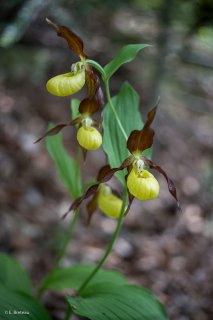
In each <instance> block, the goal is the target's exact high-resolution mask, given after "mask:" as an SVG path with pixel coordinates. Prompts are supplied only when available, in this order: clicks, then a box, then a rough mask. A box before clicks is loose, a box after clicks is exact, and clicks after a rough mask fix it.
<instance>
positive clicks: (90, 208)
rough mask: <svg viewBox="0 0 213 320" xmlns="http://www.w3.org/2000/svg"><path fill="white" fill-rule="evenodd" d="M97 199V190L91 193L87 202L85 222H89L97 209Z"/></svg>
mask: <svg viewBox="0 0 213 320" xmlns="http://www.w3.org/2000/svg"><path fill="white" fill-rule="evenodd" d="M97 200H98V190H97V191H96V193H95V194H94V195H93V197H92V199H91V200H90V201H89V202H88V203H87V215H88V219H87V223H88V224H90V222H91V219H92V217H93V215H94V213H95V211H96V209H97Z"/></svg>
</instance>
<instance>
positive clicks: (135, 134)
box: [127, 100, 159, 153]
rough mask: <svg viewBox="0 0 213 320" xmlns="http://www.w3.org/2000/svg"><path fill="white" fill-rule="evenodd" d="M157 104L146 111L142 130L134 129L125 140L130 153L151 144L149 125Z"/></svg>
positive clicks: (152, 131)
mask: <svg viewBox="0 0 213 320" xmlns="http://www.w3.org/2000/svg"><path fill="white" fill-rule="evenodd" d="M158 103H159V100H158V102H157V104H156V105H155V106H154V107H153V108H152V110H151V111H150V112H149V113H148V115H147V119H146V122H145V124H144V127H143V129H142V130H134V131H132V132H131V134H130V136H129V138H128V140H127V148H128V150H129V151H130V152H131V153H134V152H137V151H139V152H140V153H141V152H142V151H144V150H146V149H148V148H150V147H151V146H152V144H153V137H154V130H153V129H152V128H151V127H150V126H151V124H152V122H153V120H154V118H155V114H156V111H157V106H158Z"/></svg>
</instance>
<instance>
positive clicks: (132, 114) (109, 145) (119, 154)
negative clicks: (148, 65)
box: [103, 83, 143, 184]
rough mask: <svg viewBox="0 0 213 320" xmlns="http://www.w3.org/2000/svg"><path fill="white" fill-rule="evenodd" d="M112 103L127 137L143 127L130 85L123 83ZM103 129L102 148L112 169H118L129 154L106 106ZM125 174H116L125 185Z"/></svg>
mask: <svg viewBox="0 0 213 320" xmlns="http://www.w3.org/2000/svg"><path fill="white" fill-rule="evenodd" d="M112 102H113V105H114V107H115V110H116V112H117V114H118V117H119V119H120V121H121V124H122V125H123V127H124V130H125V132H126V134H127V136H129V135H130V133H131V131H132V130H140V129H141V128H142V127H143V122H142V120H141V115H140V113H139V97H138V94H137V93H136V91H135V90H134V89H133V88H132V86H131V85H130V84H128V83H124V84H123V86H122V87H121V90H120V92H119V93H118V95H117V96H115V97H113V98H112ZM103 128H104V134H103V148H104V151H105V152H106V154H107V157H108V162H109V164H110V166H111V167H112V168H114V167H118V166H120V165H121V163H122V162H123V161H124V160H125V159H126V158H127V157H128V155H129V152H128V150H127V147H126V140H125V138H124V136H123V134H122V133H121V131H120V129H119V127H118V125H117V122H116V120H115V118H114V115H113V113H112V111H111V109H110V107H109V106H108V105H107V106H106V107H105V109H104V112H103ZM125 174H126V173H125V170H123V171H121V172H117V173H116V176H117V177H118V179H119V180H120V182H121V183H123V184H124V183H125V179H124V176H125Z"/></svg>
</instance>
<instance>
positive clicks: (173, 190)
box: [141, 157, 181, 209]
mask: <svg viewBox="0 0 213 320" xmlns="http://www.w3.org/2000/svg"><path fill="white" fill-rule="evenodd" d="M141 159H142V160H143V161H144V163H145V164H146V165H147V166H149V167H150V168H151V169H154V170H157V171H158V172H160V173H161V174H162V175H163V176H164V178H165V179H166V181H167V185H168V189H169V192H170V193H171V195H172V196H173V197H174V198H175V200H176V202H177V206H178V209H181V207H180V203H179V201H178V198H177V191H176V187H175V184H174V182H173V181H172V179H170V178H169V177H168V175H167V174H166V172H165V171H164V170H163V169H162V168H161V167H160V166H157V165H156V164H154V163H153V162H152V161H151V160H148V159H147V158H145V157H141Z"/></svg>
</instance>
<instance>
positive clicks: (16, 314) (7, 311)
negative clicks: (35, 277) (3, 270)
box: [0, 284, 50, 320]
mask: <svg viewBox="0 0 213 320" xmlns="http://www.w3.org/2000/svg"><path fill="white" fill-rule="evenodd" d="M0 297H1V298H0V319H1V320H9V319H11V320H13V319H14V320H15V319H21V320H50V317H49V315H48V313H47V311H46V310H45V309H44V308H43V306H42V305H41V304H40V303H39V302H38V300H37V299H34V298H32V297H31V296H29V295H27V294H25V293H23V292H15V291H12V290H9V289H8V288H7V287H5V286H3V285H1V284H0Z"/></svg>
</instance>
